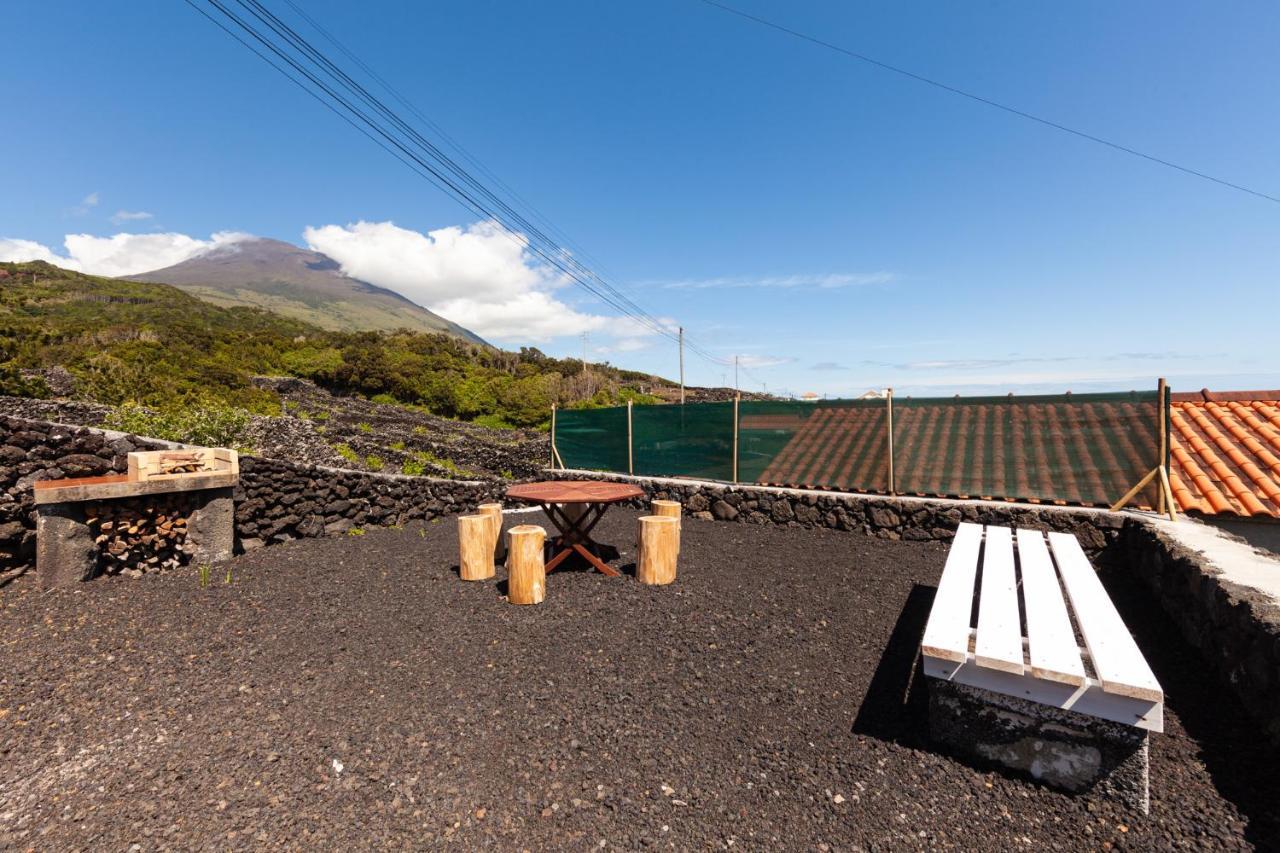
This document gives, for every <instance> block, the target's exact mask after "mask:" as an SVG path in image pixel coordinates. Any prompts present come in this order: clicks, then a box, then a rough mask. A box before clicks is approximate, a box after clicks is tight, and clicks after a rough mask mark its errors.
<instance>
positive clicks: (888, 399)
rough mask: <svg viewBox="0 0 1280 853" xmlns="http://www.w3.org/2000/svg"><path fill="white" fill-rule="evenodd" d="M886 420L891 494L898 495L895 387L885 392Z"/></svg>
mask: <svg viewBox="0 0 1280 853" xmlns="http://www.w3.org/2000/svg"><path fill="white" fill-rule="evenodd" d="M885 414H886V417H885V422H886V423H887V424H888V429H887V430H886V432H887V433H888V438H889V494H891V495H896V494H897V493H898V488H897V483H896V482H895V480H894V473H893V389H892V388H889V389H887V391H886V393H885Z"/></svg>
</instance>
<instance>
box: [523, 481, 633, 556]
mask: <svg viewBox="0 0 1280 853" xmlns="http://www.w3.org/2000/svg"><path fill="white" fill-rule="evenodd" d="M507 497H508V498H510V499H511V500H513V501H522V502H524V503H533V504H538V505H539V506H541V507H542V511H543V512H545V513H546V514H547V518H549V519H551V523H552V524H554V525H555V526H556V530H557V531H559V535H558V536H557V537H556V538H555V539H553V540H552V541H551V550H552V552H553V553H554V554H555V555H554V556H553V557H552V558H551V560H550V561H549V562H548V563H547V568H546V570H547V572H548V573H550V572H551V571H553V570H554V569H555V568H556V567H558V566H559V565H560V564H561V563H563V562H564V561H565V560H566V559H567V558H568V557H569V555H570V554H578V555H579V556H581V557H582V559H584V560H586V561H587V562H588V563H589V564H590V565H591V566H593V567H594V568H595V569H596V570H597V571H600V572H603V573H605V574H606V575H612V576H613V577H617V576H618V575H619V574H620V572H618V570H617V569H614V568H612V567H610V565H609V564H608V563H606V562H605V561H604V560H602V559H601V558H600V550H601V547H600V544H599V543H597V542H595V541H594V540H593V539H592V538H591V530H592V528H594V527H595V526H596V524H597V523H598V522H599V521H600V518H601V516H603V515H604V511H605V510H606V509H608V508H609V504H614V503H619V502H620V501H629V500H631V499H633V498H640V497H644V489H642V488H640V487H639V486H633V485H630V484H628V483H601V482H597V481H595V480H544V481H542V482H540V483H523V484H521V485H518V486H512V487H511V488H509V489H507ZM569 508H572V509H569Z"/></svg>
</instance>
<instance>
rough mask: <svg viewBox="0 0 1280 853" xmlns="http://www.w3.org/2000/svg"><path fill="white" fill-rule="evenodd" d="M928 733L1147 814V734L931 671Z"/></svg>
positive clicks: (959, 749) (964, 752)
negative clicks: (947, 679)
mask: <svg viewBox="0 0 1280 853" xmlns="http://www.w3.org/2000/svg"><path fill="white" fill-rule="evenodd" d="M928 687H929V733H930V736H931V737H932V739H933V741H934V742H935V743H938V744H940V745H942V746H944V747H946V748H947V749H948V750H949V751H951V752H954V753H956V754H958V755H961V756H964V757H968V758H973V759H977V760H979V761H982V762H990V763H994V764H998V765H1000V766H1002V767H1005V768H1008V769H1010V770H1013V771H1015V772H1018V773H1020V774H1023V775H1026V776H1030V777H1031V778H1032V779H1035V780H1036V781H1038V782H1043V783H1044V784H1046V785H1049V786H1051V787H1054V788H1059V789H1062V790H1065V791H1070V792H1073V793H1083V792H1092V793H1098V794H1101V795H1103V796H1107V797H1111V798H1115V799H1118V800H1121V801H1123V802H1124V803H1125V804H1126V805H1128V806H1129V807H1131V808H1134V809H1137V810H1139V811H1141V812H1142V813H1143V814H1146V813H1147V811H1148V809H1149V807H1150V791H1149V788H1148V779H1147V769H1148V764H1147V741H1148V733H1147V732H1146V731H1145V730H1143V729H1138V728H1134V727H1133V726H1128V725H1124V724H1123V723H1113V722H1110V721H1108V720H1101V719H1098V718H1097V717H1092V716H1088V715H1086V714H1079V713H1076V712H1075V711H1064V710H1062V709H1060V708H1053V707H1050V706H1048V705H1042V704H1040V703H1038V702H1031V701H1028V700H1026V699H1019V698H1017V697H1015V696H1009V695H1006V694H1004V693H995V692H992V691H990V690H983V689H982V688H979V687H970V686H968V685H965V684H956V683H954V682H950V681H945V680H943V679H940V678H929V679H928Z"/></svg>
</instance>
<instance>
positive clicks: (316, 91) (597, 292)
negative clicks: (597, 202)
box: [186, 0, 723, 363]
mask: <svg viewBox="0 0 1280 853" xmlns="http://www.w3.org/2000/svg"><path fill="white" fill-rule="evenodd" d="M186 2H187V4H188V5H190V6H192V8H194V9H196V11H198V12H200V13H201V14H202V15H203V16H204V17H206V18H208V19H209V20H210V21H212V22H213V23H214V24H216V25H217V26H218V27H219V28H220V29H222V30H223V31H224V32H226V33H227V34H228V35H230V36H232V38H234V39H235V40H236V41H238V42H239V43H240V44H242V45H244V46H245V47H247V48H249V49H250V50H251V51H252V52H253V53H254V54H256V55H257V56H258V57H259V58H261V59H263V61H265V62H267V64H269V65H271V66H272V67H273V68H275V69H276V70H277V71H279V72H280V73H281V74H282V75H283V76H285V77H286V78H287V79H289V80H290V81H291V82H293V83H294V84H295V85H297V86H299V87H300V88H302V89H303V90H304V91H306V92H307V93H308V94H310V95H311V96H312V97H314V98H316V99H317V100H319V101H320V102H321V103H322V104H324V105H325V106H326V108H328V109H330V110H331V111H333V112H335V113H336V114H338V115H339V116H340V117H342V118H343V119H344V120H345V121H347V123H348V124H351V125H352V126H354V127H356V129H357V130H360V132H361V133H363V134H364V135H365V136H366V137H368V138H370V139H372V140H373V141H374V142H375V143H376V144H378V145H379V146H380V147H381V148H383V149H384V150H386V151H388V152H389V153H391V154H392V156H394V157H396V159H398V160H400V161H401V162H402V163H404V164H405V165H407V166H409V168H410V169H411V170H412V171H414V172H415V173H416V174H418V175H419V176H420V177H423V178H424V179H426V180H427V181H429V182H430V183H432V184H433V185H434V186H436V187H437V188H439V189H441V190H443V191H444V192H445V193H446V194H447V195H449V196H451V197H453V198H454V200H455V201H458V202H459V203H460V204H462V205H463V206H464V207H466V208H467V209H468V210H470V211H472V212H473V213H475V214H476V215H478V216H481V217H482V218H485V219H489V220H491V221H493V222H495V223H496V224H498V225H499V226H500V230H501V231H502V233H503V234H504V236H506V237H507V238H509V239H511V240H513V241H515V242H516V243H517V244H519V245H520V246H521V248H522V249H525V250H528V251H530V252H531V253H532V254H534V255H535V256H536V257H538V258H539V259H541V261H543V262H544V263H546V264H547V265H548V266H550V267H552V268H554V269H556V270H558V271H559V272H560V273H562V274H563V275H564V276H565V277H566V278H567V279H569V280H570V281H572V282H573V283H575V284H577V285H578V286H579V287H581V288H583V289H584V290H586V291H587V292H589V293H591V294H592V295H594V296H596V297H597V298H599V299H601V300H602V301H603V302H604V303H605V304H607V305H609V306H610V307H612V308H613V309H614V310H616V311H618V312H619V313H620V314H622V315H624V316H625V317H627V318H629V319H631V320H633V321H635V322H636V323H637V324H639V325H640V326H641V327H643V328H646V329H648V330H649V331H651V332H653V333H654V334H657V335H660V336H662V337H665V338H668V339H669V340H672V341H676V340H678V336H677V333H676V332H675V331H674V330H672V329H669V328H667V326H666V324H664V323H663V322H662V321H660V320H658V319H657V318H656V317H654V316H653V315H651V314H649V313H648V312H646V311H645V310H644V309H643V308H641V307H640V306H639V305H638V304H636V303H635V302H634V300H632V299H631V298H630V297H628V296H627V295H626V294H624V293H622V292H621V291H620V290H618V289H617V288H616V287H614V286H613V285H612V284H610V283H609V282H607V281H606V280H604V279H603V278H601V277H600V276H599V275H598V274H596V273H595V272H594V271H593V270H591V269H589V268H588V267H586V266H585V265H584V264H582V263H581V262H580V261H578V260H577V258H575V257H574V256H573V255H572V253H570V252H569V251H567V250H566V249H564V248H563V247H562V246H561V245H560V244H559V243H557V242H556V241H554V240H552V239H551V238H550V237H549V236H548V235H547V234H546V233H545V232H544V231H543V230H542V229H541V228H539V227H538V226H537V225H534V224H533V223H532V222H531V221H530V220H529V218H528V217H526V216H524V215H523V214H522V213H521V212H520V211H518V210H516V209H515V208H514V206H513V205H511V204H509V203H507V202H506V201H505V200H503V199H502V198H501V197H500V196H498V195H497V194H496V193H495V192H493V191H491V190H490V189H489V188H488V187H486V186H485V185H484V184H483V183H482V182H480V181H479V180H477V179H476V178H475V177H474V176H473V175H471V174H470V173H469V172H467V171H466V170H465V169H464V168H463V167H461V166H460V165H459V164H458V163H457V162H456V161H454V160H452V158H450V157H448V155H446V154H445V153H444V152H443V151H442V150H441V149H440V148H439V147H437V146H436V145H434V144H433V143H432V142H431V141H430V140H428V139H426V138H425V137H424V136H423V135H422V134H421V133H419V132H418V131H417V130H415V129H414V128H413V127H412V126H411V125H409V124H408V123H407V122H406V121H404V120H403V119H402V118H401V117H400V116H399V115H398V114H396V113H395V112H394V111H393V110H392V109H391V108H389V107H388V106H387V105H386V104H385V103H384V102H382V101H381V100H380V99H378V98H377V97H376V96H374V95H373V94H372V93H370V92H369V91H368V90H367V89H366V88H364V87H363V86H362V85H360V84H359V83H358V82H356V81H355V80H354V79H353V78H351V77H350V76H349V75H348V74H347V73H346V72H345V71H343V70H342V69H341V68H340V67H339V66H338V65H337V64H336V63H334V62H333V61H331V60H330V59H329V58H328V57H326V56H325V55H324V54H323V53H322V52H321V51H319V50H318V49H316V48H315V47H314V46H312V45H311V44H310V43H309V42H307V40H306V39H305V38H303V37H302V36H301V35H299V34H298V33H297V32H296V31H295V30H293V29H292V28H291V27H289V26H288V24H286V23H285V22H284V21H282V20H281V19H280V18H279V17H277V16H276V15H274V14H273V13H272V12H271V11H270V10H269V9H267V8H266V7H265V6H264V5H263V4H262V3H260V2H258V0H235V2H236V3H238V5H239V6H240V7H241V8H243V9H244V10H245V11H247V12H248V13H249V14H250V15H251V16H252V17H253V18H256V19H257V21H259V22H260V23H261V24H262V25H264V26H265V27H266V28H267V29H269V30H270V31H271V32H272V33H274V35H275V36H276V38H278V39H281V40H283V44H282V43H281V42H278V41H277V40H276V39H273V38H272V36H271V35H268V34H266V33H265V32H264V31H263V30H261V29H259V28H258V27H257V26H255V25H254V24H253V22H252V21H249V20H247V19H246V18H244V17H241V16H240V15H238V14H236V13H235V12H234V11H232V10H231V9H230V8H229V7H228V6H229V3H230V2H231V0H227V2H226V3H224V2H220V0H207V2H208V3H209V5H210V6H212V7H213V8H214V9H216V10H217V11H218V12H220V13H221V14H222V15H223V16H224V17H225V18H226V19H227V20H228V21H230V22H232V23H234V24H235V26H236V27H238V28H239V29H240V30H242V31H243V32H244V33H245V34H246V35H247V36H248V37H249V38H250V39H252V40H254V41H256V42H258V44H260V45H261V46H262V48H264V49H265V50H266V51H267V52H269V53H271V54H273V55H274V56H275V57H277V58H278V59H279V60H281V62H283V63H284V64H285V65H288V66H289V68H292V69H293V71H294V72H296V76H295V74H293V73H290V72H289V70H287V69H286V68H285V67H283V65H282V64H281V63H280V62H277V61H275V60H273V59H272V58H271V57H270V56H268V55H267V54H266V53H264V52H263V50H259V49H258V48H257V47H255V46H254V45H253V44H252V43H250V42H249V41H246V39H245V38H242V37H241V36H240V35H239V34H238V33H236V32H235V31H233V30H232V29H230V28H229V27H227V26H226V25H224V24H223V22H222V21H220V20H218V19H216V18H214V17H213V16H212V15H210V14H209V13H208V12H206V11H205V10H204V9H203V8H201V7H199V6H197V5H196V3H195V2H194V0H186ZM290 5H293V4H290ZM295 8H296V7H295ZM308 20H310V19H309V18H308ZM286 46H287V47H288V48H291V50H289V49H286ZM344 52H346V53H347V54H348V55H349V56H353V57H354V54H351V53H350V52H349V51H345V49H344ZM359 64H360V65H361V66H362V67H364V68H366V69H367V68H368V66H367V65H364V64H363V63H359ZM321 76H327V77H328V78H330V79H331V80H332V81H333V85H330V84H327V83H326V82H324V80H322V79H321ZM300 78H305V80H306V81H308V82H309V83H310V84H311V85H308V82H304V80H303V79H300ZM335 86H336V88H335ZM339 89H340V90H345V91H346V92H347V93H348V95H349V96H350V97H348V96H346V95H343V94H342V93H341V92H340V91H338V90H339ZM321 93H323V94H321ZM361 104H363V105H364V107H362V106H360V105H361ZM365 108H367V110H366V109H365ZM362 124H363V125H364V126H363V127H362V126H361V125H362ZM366 128H367V129H366ZM455 147H458V146H456V145H455ZM472 159H473V160H474V158H472ZM504 186H505V185H504ZM507 189H508V192H510V189H509V188H507ZM512 194H513V195H514V193H512ZM495 208H496V210H495ZM521 238H523V239H521ZM686 344H687V345H689V348H690V350H691V351H693V352H695V353H697V354H698V355H700V356H701V357H703V358H706V359H708V360H709V361H712V362H715V363H723V360H722V359H717V358H716V357H715V356H711V355H710V354H709V353H706V352H705V350H702V349H701V348H700V347H697V346H696V345H694V344H692V343H690V342H689V341H688V340H687V339H686Z"/></svg>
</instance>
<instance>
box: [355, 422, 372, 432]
mask: <svg viewBox="0 0 1280 853" xmlns="http://www.w3.org/2000/svg"><path fill="white" fill-rule="evenodd" d="M356 429H358V430H360V431H361V432H362V433H364V434H365V435H368V434H369V433H371V432H373V427H372V426H370V425H369V424H367V423H365V422H364V421H361V422H360V423H358V424H356Z"/></svg>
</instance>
